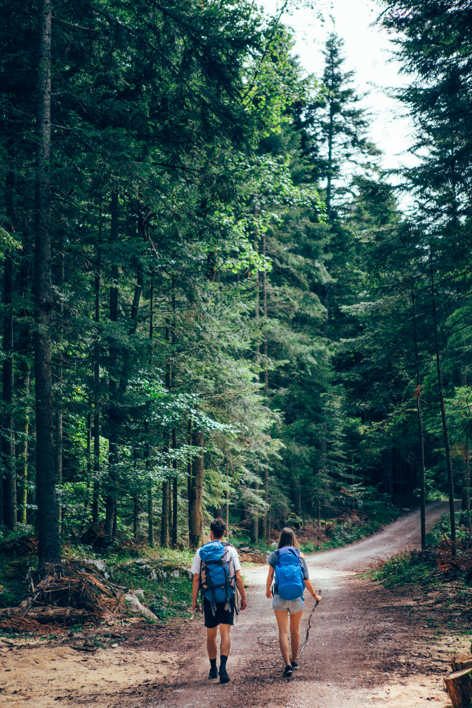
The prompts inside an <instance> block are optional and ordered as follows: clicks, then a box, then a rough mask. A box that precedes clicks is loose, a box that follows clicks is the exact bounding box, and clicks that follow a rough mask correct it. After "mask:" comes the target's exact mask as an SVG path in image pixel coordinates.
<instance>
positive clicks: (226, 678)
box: [220, 666, 230, 683]
mask: <svg viewBox="0 0 472 708" xmlns="http://www.w3.org/2000/svg"><path fill="white" fill-rule="evenodd" d="M229 681H230V678H229V676H228V672H227V671H226V667H225V668H224V669H223V667H221V666H220V683H229Z"/></svg>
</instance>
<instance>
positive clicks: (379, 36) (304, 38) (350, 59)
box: [263, 0, 414, 169]
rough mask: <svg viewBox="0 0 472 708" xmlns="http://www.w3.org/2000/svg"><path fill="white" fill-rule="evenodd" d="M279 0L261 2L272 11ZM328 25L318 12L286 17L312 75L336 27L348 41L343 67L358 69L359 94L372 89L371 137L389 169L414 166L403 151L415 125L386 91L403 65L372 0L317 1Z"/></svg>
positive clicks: (298, 51) (399, 79)
mask: <svg viewBox="0 0 472 708" xmlns="http://www.w3.org/2000/svg"><path fill="white" fill-rule="evenodd" d="M277 4H278V3H277V0H263V5H264V7H265V8H266V9H267V10H268V11H272V12H273V11H274V10H275V9H276V7H277ZM318 7H319V9H320V10H321V11H322V12H323V15H324V17H325V22H324V24H322V23H320V21H319V20H318V19H317V17H316V13H315V12H314V11H309V10H298V11H296V12H294V13H293V14H292V16H290V17H289V16H285V18H284V20H283V21H284V24H287V25H289V26H291V27H293V29H294V30H295V32H296V37H297V43H296V46H295V50H294V53H295V54H297V55H298V56H299V57H300V61H301V64H302V65H303V66H304V67H305V68H306V70H307V72H308V73H314V74H315V76H321V74H322V71H323V63H324V58H323V56H322V54H321V50H322V49H323V46H324V43H325V40H326V37H327V35H328V34H329V33H330V32H332V31H333V30H334V31H335V32H336V33H337V34H338V35H339V36H340V37H341V38H342V39H343V40H344V54H345V58H346V62H345V69H346V70H351V69H354V70H355V72H356V78H355V83H354V85H355V87H356V88H357V90H358V91H359V93H361V94H363V93H366V92H369V96H368V97H367V98H366V99H365V101H364V105H365V107H366V108H367V109H369V111H370V113H371V115H372V118H371V124H372V128H371V132H370V137H371V139H372V140H373V141H374V142H375V144H376V145H377V146H378V147H379V148H380V149H381V150H382V152H383V153H384V157H383V160H382V164H383V166H384V167H386V168H389V169H391V168H396V167H400V166H402V165H405V164H407V165H411V164H414V162H413V160H414V158H412V157H411V156H409V155H406V154H405V152H406V151H407V149H408V148H409V147H410V145H411V142H412V140H411V137H410V136H411V133H412V124H411V122H410V120H409V119H408V118H407V117H404V116H402V112H403V110H404V109H403V106H402V105H401V104H400V103H399V102H397V101H395V100H394V99H392V98H389V97H388V96H387V93H386V92H387V90H389V89H392V88H395V87H399V86H402V85H404V83H405V82H406V80H407V79H406V77H404V76H400V75H399V68H400V67H399V63H398V62H397V61H393V60H392V58H391V57H392V44H391V42H390V41H389V39H388V37H387V34H386V33H385V32H384V31H381V30H380V29H379V27H378V26H372V23H373V22H374V21H375V19H376V18H377V17H378V15H379V13H380V9H381V8H380V7H379V5H378V4H377V3H376V2H375V1H374V0H321V2H319V5H318Z"/></svg>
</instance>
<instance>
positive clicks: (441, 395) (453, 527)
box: [430, 249, 456, 555]
mask: <svg viewBox="0 0 472 708" xmlns="http://www.w3.org/2000/svg"><path fill="white" fill-rule="evenodd" d="M430 264H431V298H432V306H433V330H434V347H435V351H436V370H437V377H438V389H439V402H440V406H441V420H442V427H443V434H444V450H445V453H446V468H447V486H448V493H449V515H450V518H451V544H452V553H453V555H455V554H456V546H455V544H456V517H455V508H454V477H453V474H452V463H451V448H450V445H449V432H448V429H447V418H446V406H445V404H444V390H443V382H442V371H441V357H440V355H439V338H438V322H437V316H436V296H435V292H434V270H433V249H431V254H430Z"/></svg>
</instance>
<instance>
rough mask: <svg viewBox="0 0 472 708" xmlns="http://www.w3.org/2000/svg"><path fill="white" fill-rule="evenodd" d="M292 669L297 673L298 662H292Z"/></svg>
mask: <svg viewBox="0 0 472 708" xmlns="http://www.w3.org/2000/svg"><path fill="white" fill-rule="evenodd" d="M292 669H293V670H294V671H296V670H297V669H298V664H297V662H296V661H292Z"/></svg>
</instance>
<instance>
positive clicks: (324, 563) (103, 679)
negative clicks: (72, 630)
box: [0, 503, 470, 708]
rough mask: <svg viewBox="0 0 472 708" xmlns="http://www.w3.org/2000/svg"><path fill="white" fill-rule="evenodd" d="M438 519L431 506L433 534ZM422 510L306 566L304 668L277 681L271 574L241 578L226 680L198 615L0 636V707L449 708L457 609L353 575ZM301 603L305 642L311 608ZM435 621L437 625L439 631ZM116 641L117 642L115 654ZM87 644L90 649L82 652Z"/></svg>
mask: <svg viewBox="0 0 472 708" xmlns="http://www.w3.org/2000/svg"><path fill="white" fill-rule="evenodd" d="M444 511H446V505H445V504H444V503H435V504H431V505H429V508H428V513H427V519H428V525H429V526H430V525H431V524H432V523H434V521H435V520H436V519H437V518H439V516H440V515H441V514H442V513H444ZM418 541H419V514H418V513H417V512H414V513H410V514H408V515H407V516H404V517H402V518H401V519H399V520H398V521H396V522H395V523H394V524H392V525H390V526H389V527H387V528H386V529H385V530H383V531H381V532H379V533H378V534H375V535H374V536H372V537H370V538H369V539H367V540H365V541H360V542H358V543H356V544H353V545H352V546H349V547H347V548H342V549H337V550H334V551H328V552H326V553H322V554H315V555H312V556H310V557H309V558H308V564H309V568H310V576H311V578H312V580H313V584H314V586H315V587H316V588H317V589H321V592H322V595H323V601H322V603H321V605H320V606H319V607H318V609H317V610H316V612H315V613H314V616H313V620H314V621H313V623H312V629H311V632H310V639H309V642H308V645H307V647H306V649H305V651H304V654H303V656H302V659H301V667H300V670H299V671H298V672H296V673H294V676H293V678H292V679H290V680H285V679H282V678H281V672H282V668H283V666H282V660H281V658H280V653H279V649H278V640H277V631H276V624H275V620H274V616H273V612H272V610H271V602H270V601H269V600H267V599H266V597H265V578H266V574H267V569H266V568H265V567H263V566H257V567H251V568H247V569H245V570H244V574H245V577H246V579H247V585H248V590H247V592H248V598H249V608H248V609H247V610H246V611H245V612H242V613H241V614H240V616H239V618H238V620H237V621H236V624H235V627H234V629H233V632H232V640H233V646H232V652H231V657H230V661H229V663H228V671H229V673H230V676H231V682H230V683H229V684H226V685H220V684H218V683H215V682H212V681H209V680H208V679H207V675H208V660H207V657H206V650H205V629H204V627H203V623H202V621H201V620H200V619H196V620H194V622H193V623H181V624H180V626H175V627H173V628H171V629H170V628H163V627H156V626H155V625H148V624H146V623H143V622H139V623H135V624H133V625H132V626H131V627H126V628H125V627H121V626H117V625H115V626H112V627H105V628H102V629H101V630H100V632H101V637H98V639H97V636H95V642H96V643H97V641H99V643H100V644H102V646H103V647H106V648H102V647H98V648H97V647H94V646H93V645H92V643H91V641H90V637H91V634H92V633H93V634H95V635H97V631H96V630H87V632H84V633H83V634H82V636H79V637H77V635H76V636H73V637H69V636H68V635H67V633H64V635H63V636H62V637H60V638H58V639H55V640H51V641H49V640H48V639H47V638H45V639H44V640H38V639H34V640H29V641H25V640H22V639H18V638H11V639H10V638H5V639H3V640H0V704H2V705H9V706H10V705H11V706H34V708H53V706H58V705H61V704H63V705H68V706H91V705H94V706H97V707H102V706H103V707H105V706H107V707H109V708H190V707H193V706H199V707H200V706H201V708H217V707H218V708H230V706H231V708H243V706H244V707H245V706H261V707H262V706H265V707H266V708H303V707H304V706H310V707H311V708H344V707H345V706H346V707H347V706H350V707H354V708H365V706H372V707H373V708H377V707H380V706H391V707H392V708H400V706H401V708H405V706H408V708H410V707H411V708H420V707H421V708H422V707H423V706H430V705H436V706H438V707H440V706H445V705H448V699H447V694H446V693H445V692H444V689H443V680H442V677H443V676H444V675H445V674H446V673H447V672H448V671H449V663H448V662H449V658H450V657H451V656H452V655H453V653H454V652H457V653H458V654H462V653H467V652H468V650H469V646H470V638H469V639H468V640H467V639H466V636H465V633H464V632H465V629H466V628H465V627H464V626H463V625H464V622H463V618H462V617H461V615H460V613H458V614H457V615H452V616H451V615H448V616H447V619H445V618H443V619H441V618H440V617H439V615H438V614H437V613H436V614H435V611H434V608H433V607H432V602H433V600H432V598H428V597H425V596H423V595H422V594H421V593H420V592H419V589H418V588H414V587H413V588H410V589H409V590H408V591H405V592H399V591H397V590H386V589H384V588H382V587H379V586H378V585H376V584H374V583H372V582H371V581H369V580H365V579H361V578H359V577H358V573H359V572H360V571H363V570H366V569H368V568H370V567H372V566H373V565H375V564H376V563H378V561H379V560H380V559H384V558H387V557H389V556H391V555H392V554H393V553H397V552H399V551H401V550H404V549H406V548H413V547H417V546H418ZM312 607H313V605H312V599H311V598H308V599H307V600H306V603H305V612H304V619H303V620H302V636H303V638H304V636H305V632H306V622H307V619H308V615H309V612H310V610H311V609H312ZM441 622H442V624H441ZM113 645H115V646H113ZM87 646H89V649H91V651H88V650H87V649H86V648H85V647H87Z"/></svg>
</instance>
